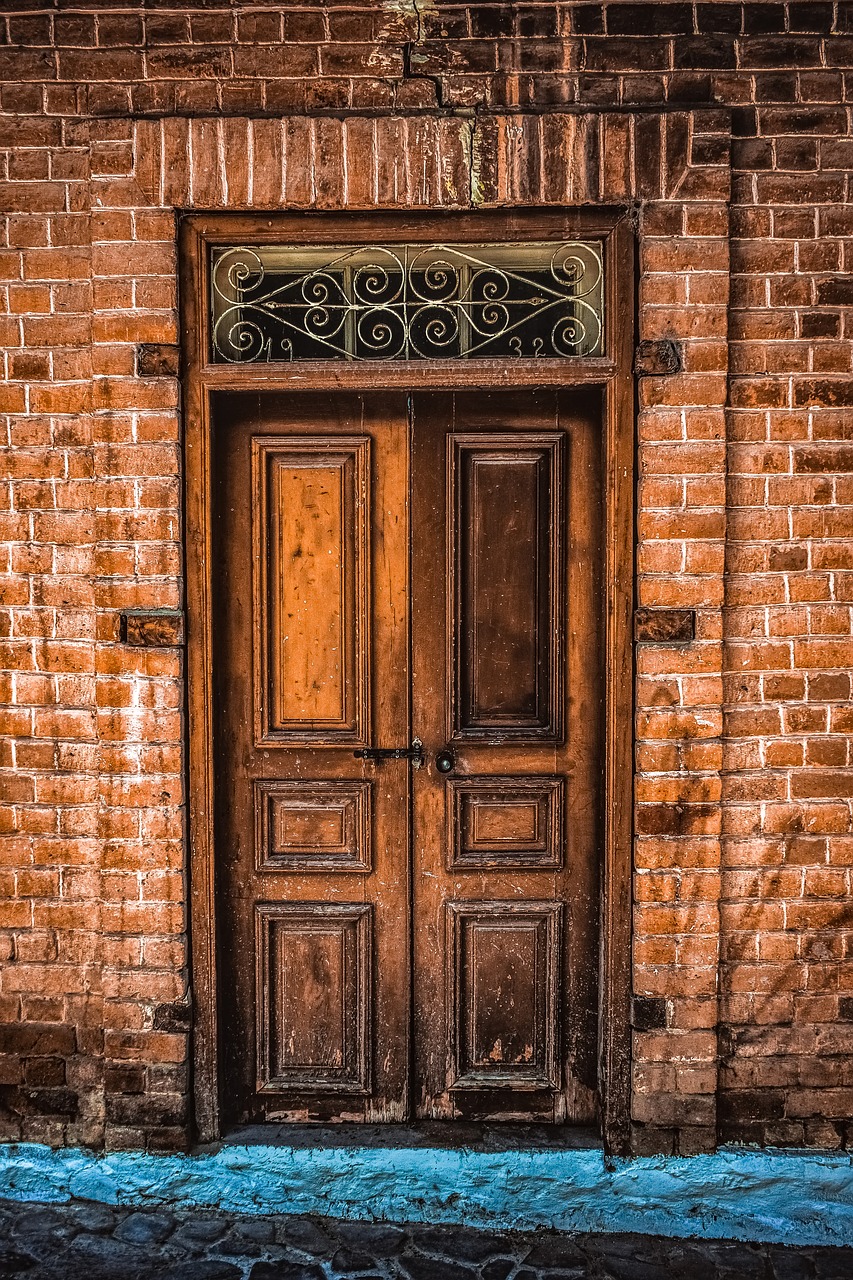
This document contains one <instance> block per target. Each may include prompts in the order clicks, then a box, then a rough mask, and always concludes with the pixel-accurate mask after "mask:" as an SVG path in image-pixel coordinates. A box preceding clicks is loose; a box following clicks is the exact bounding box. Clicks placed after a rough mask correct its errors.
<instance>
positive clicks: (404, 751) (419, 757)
mask: <svg viewBox="0 0 853 1280" xmlns="http://www.w3.org/2000/svg"><path fill="white" fill-rule="evenodd" d="M353 755H354V756H355V758H356V759H357V760H376V761H379V760H411V762H412V764H413V765H414V766H415V768H416V769H420V767H421V765H422V764H423V762H424V744H423V743H422V742H421V740H420V738H413V739H412V745H411V746H410V747H364V748H363V749H362V750H361V751H353Z"/></svg>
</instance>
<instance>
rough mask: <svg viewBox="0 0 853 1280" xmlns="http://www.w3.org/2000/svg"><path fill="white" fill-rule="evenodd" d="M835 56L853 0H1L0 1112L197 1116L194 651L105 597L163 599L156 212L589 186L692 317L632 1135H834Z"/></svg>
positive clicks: (841, 495)
mask: <svg viewBox="0 0 853 1280" xmlns="http://www.w3.org/2000/svg"><path fill="white" fill-rule="evenodd" d="M851 72H853V4H846V3H842V4H829V3H827V4H824V3H789V4H782V3H779V4H777V3H760V4H746V5H741V4H739V3H729V2H725V3H718V4H713V3H708V4H703V3H700V4H695V5H693V4H679V3H672V4H669V3H660V4H657V3H645V4H632V3H622V2H614V3H610V4H604V5H602V4H600V3H586V2H579V3H566V4H559V5H555V4H552V3H543V4H533V3H529V4H514V5H473V4H464V3H463V4H454V5H446V6H442V5H438V4H434V3H428V4H421V3H419V4H417V5H416V4H415V3H412V4H411V5H410V4H407V3H406V0H397V2H395V3H390V2H389V3H386V4H385V5H381V4H378V3H376V2H375V0H373V2H371V3H368V4H363V5H357V4H355V3H350V4H348V5H346V6H344V5H340V6H337V5H331V4H325V5H315V4H312V5H310V6H309V5H304V6H296V5H292V6H286V5H280V4H278V3H264V4H254V5H249V4H241V3H233V4H231V5H226V4H224V3H223V4H217V3H210V2H208V3H205V4H204V5H201V4H199V5H197V6H187V7H186V8H183V7H180V6H179V5H178V4H176V3H173V2H172V0H169V2H168V3H166V2H165V0H164V3H162V4H158V3H153V2H152V0H149V2H148V3H147V4H145V5H144V6H143V5H142V4H140V3H132V2H131V0H128V3H126V4H124V5H119V4H113V3H110V0H106V2H104V3H99V4H98V5H97V6H95V5H94V4H93V5H92V6H91V9H87V7H86V4H85V0H81V3H80V4H78V5H75V7H74V8H73V9H72V8H71V7H69V6H67V5H65V4H64V3H60V4H57V5H55V6H52V5H49V4H46V3H44V4H42V3H39V4H36V3H34V2H31V3H30V4H27V3H26V2H25V0H21V3H20V4H19V5H15V4H13V3H10V2H9V0H6V3H5V4H3V6H2V13H0V84H2V87H0V147H2V157H3V159H2V163H3V166H4V168H3V170H2V174H0V178H2V181H0V207H2V208H3V209H5V210H6V211H7V213H6V216H5V217H4V218H3V219H2V221H0V237H2V239H0V275H2V278H3V281H4V284H3V293H2V295H0V308H2V310H0V334H2V341H3V346H4V348H5V357H4V358H5V361H6V366H5V374H6V381H5V383H4V384H3V387H2V390H0V413H2V424H3V425H2V431H3V441H2V443H3V446H4V448H3V453H4V462H3V477H4V479H3V481H2V488H0V493H2V500H0V547H2V562H0V564H2V568H0V592H1V593H2V599H0V701H2V703H3V709H2V711H0V735H2V736H0V771H2V772H0V829H2V831H3V841H2V845H1V846H0V899H2V901H0V955H2V960H3V964H2V971H0V1104H2V1132H3V1136H5V1137H7V1138H17V1137H25V1138H27V1139H32V1140H43V1141H48V1142H52V1143H63V1142H68V1143H74V1142H86V1143H91V1144H94V1145H98V1144H100V1143H102V1142H106V1143H107V1144H108V1145H113V1146H128V1145H129V1146H135V1145H142V1144H145V1143H147V1144H149V1145H152V1146H157V1145H160V1146H174V1145H176V1144H179V1143H181V1142H183V1141H185V1140H186V1137H187V1133H188V1128H187V1126H188V1097H189V1080H188V1072H189V1068H188V1061H189V1059H188V1034H187V1033H188V1026H189V1020H190V1014H189V1000H188V978H187V967H186V964H187V954H186V936H185V909H186V882H185V874H184V867H185V861H186V851H185V829H184V812H183V808H182V803H183V768H184V759H183V745H182V744H183V734H184V726H183V717H182V708H183V704H184V687H183V679H182V657H181V651H180V649H178V648H171V649H169V648H166V649H163V650H145V649H135V648H131V647H129V646H127V645H124V644H122V643H121V641H120V635H119V629H118V628H119V624H118V613H119V611H120V610H122V609H126V608H129V607H150V606H157V607H163V606H170V607H176V606H179V605H180V604H181V600H182V583H181V562H182V543H181V520H182V515H181V504H180V476H181V448H180V416H179V412H178V385H177V382H176V380H175V379H173V378H170V377H160V378H140V377H137V376H136V366H135V351H136V346H137V344H138V343H141V342H159V343H173V342H175V341H176V336H177V310H176V308H177V286H176V241H175V233H176V213H175V210H176V209H180V208H184V207H195V208H206V207H210V208H215V207H233V208H258V209H264V208H279V207H289V208H312V207H317V208H367V207H394V206H395V205H399V206H404V207H409V206H412V205H416V206H419V207H438V206H441V207H448V208H464V207H470V206H471V205H472V204H473V205H475V206H481V205H482V206H488V205H499V204H530V203H552V204H561V203H562V204H573V203H579V204H580V203H587V204H590V203H591V204H595V203H606V202H609V203H626V204H628V205H630V206H631V208H632V211H633V212H632V216H634V218H635V221H636V225H637V231H638V238H639V241H640V267H641V273H642V276H641V282H640V286H639V299H638V301H639V322H640V336H641V337H650V338H654V337H662V336H665V337H674V338H677V339H679V340H681V341H682V342H683V344H684V350H685V369H684V372H683V373H682V374H679V375H676V376H675V377H673V378H667V379H656V378H644V379H641V380H640V382H639V419H638V442H639V464H640V482H639V494H638V551H637V564H638V574H639V581H638V601H639V603H641V604H644V605H651V606H660V605H680V606H686V607H695V608H696V609H697V611H698V631H697V639H696V641H695V642H694V643H693V644H691V645H687V646H684V645H682V646H673V645H669V646H667V645H643V646H640V647H638V651H637V727H636V732H637V778H636V799H637V822H636V829H637V840H636V849H635V857H636V876H635V899H636V903H635V914H634V931H635V944H634V945H635V951H634V960H635V970H634V993H635V995H636V996H637V997H640V999H638V1001H637V1030H636V1033H635V1059H634V1102H633V1113H634V1119H635V1146H636V1149H638V1150H649V1149H665V1150H679V1151H690V1150H695V1149H699V1148H705V1147H707V1146H709V1145H711V1144H712V1143H713V1142H714V1141H715V1140H717V1139H718V1138H721V1139H748V1140H758V1141H768V1142H774V1143H783V1144H784V1143H793V1144H802V1143H806V1144H810V1145H816V1146H822V1147H833V1146H839V1145H843V1144H845V1143H846V1142H847V1141H848V1137H849V1124H850V1117H851V1113H853V1106H852V1105H851V1103H853V1078H851V1067H850V1061H851V1058H850V1050H851V1047H853V966H851V960H850V954H851V941H850V940H851V937H853V931H852V930H851V925H853V920H851V907H850V891H851V884H850V875H851V866H853V838H851V821H850V819H851V813H850V799H851V796H853V772H851V769H850V761H849V759H848V752H849V735H850V729H851V727H853V713H852V712H851V709H850V679H849V669H850V666H851V658H853V643H851V638H850V621H851V619H850V609H851V602H853V553H851V550H850V548H851V542H850V534H851V510H850V508H851V503H853V481H852V480H851V473H853V445H851V443H850V437H851V431H850V426H849V422H848V420H847V419H848V417H849V415H848V413H847V408H848V406H849V405H850V404H851V402H853V379H851V376H850V368H851V366H850V356H851V347H850V341H849V338H850V335H849V332H848V328H847V326H848V325H849V321H848V319H847V316H848V306H849V302H850V301H851V299H853V291H852V290H851V288H850V285H849V282H848V281H847V280H846V279H845V273H849V270H850V266H851V263H850V245H851V243H853V242H851V238H850V237H851V232H853V214H851V213H850V212H849V206H848V204H847V199H848V186H849V182H850V177H849V171H850V170H851V169H853V142H851V140H850V136H849V111H850V108H849V107H848V106H847V105H846V102H847V100H848V98H849V93H850V81H851ZM368 156H369V157H371V158H372V163H367V162H366V157H368ZM261 160H262V161H263V162H261ZM350 160H353V161H354V162H353V163H349V161H350ZM729 164H731V182H730V181H729Z"/></svg>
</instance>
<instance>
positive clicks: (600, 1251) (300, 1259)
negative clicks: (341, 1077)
mask: <svg viewBox="0 0 853 1280" xmlns="http://www.w3.org/2000/svg"><path fill="white" fill-rule="evenodd" d="M0 1276H21V1277H22V1278H23V1280H42V1277H44V1280H148V1277H152V1280H153V1277H159V1276H163V1277H167V1278H168V1280H244V1277H245V1278H246V1280H344V1278H346V1280H350V1278H352V1280H582V1278H583V1277H589V1278H590V1280H659V1278H661V1280H663V1278H665V1280H739V1278H740V1277H751V1278H754V1280H853V1248H849V1249H816V1248H811V1249H792V1248H784V1247H782V1246H781V1245H751V1244H738V1243H736V1242H733V1241H708V1242H701V1241H695V1240H665V1239H661V1238H660V1237H657V1236H639V1235H617V1236H603V1235H586V1236H565V1235H559V1234H557V1233H556V1232H547V1231H540V1232H536V1233H535V1234H516V1233H506V1232H500V1233H492V1232H483V1231H472V1230H468V1229H466V1228H462V1227H428V1226H405V1227H403V1226H392V1225H389V1224H385V1223H353V1222H337V1221H331V1220H329V1219H323V1218H293V1217H284V1216H282V1217H258V1218H254V1217H239V1216H236V1215H234V1214H221V1213H206V1212H192V1213H187V1212H180V1213H178V1212H167V1211H165V1210H163V1209H159V1208H158V1209H145V1210H137V1209H114V1208H109V1207H107V1206H106V1205H102V1204H94V1203H92V1202H85V1201H77V1202H75V1203H73V1204H70V1205H42V1204H17V1203H13V1202H11V1201H0Z"/></svg>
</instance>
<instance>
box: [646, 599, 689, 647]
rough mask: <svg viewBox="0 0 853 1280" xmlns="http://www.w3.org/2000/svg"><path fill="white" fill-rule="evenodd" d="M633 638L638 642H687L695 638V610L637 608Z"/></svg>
mask: <svg viewBox="0 0 853 1280" xmlns="http://www.w3.org/2000/svg"><path fill="white" fill-rule="evenodd" d="M634 639H635V640H636V641H637V642H638V643H639V644H687V643H688V642H689V641H690V640H695V639H696V610H695V609H642V608H641V609H637V610H636V612H635V613H634Z"/></svg>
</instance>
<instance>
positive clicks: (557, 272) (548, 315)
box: [211, 241, 603, 363]
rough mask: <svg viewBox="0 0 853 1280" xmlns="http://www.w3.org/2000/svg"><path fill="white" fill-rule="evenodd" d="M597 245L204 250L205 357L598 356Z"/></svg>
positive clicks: (599, 264) (599, 275)
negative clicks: (208, 293) (207, 268)
mask: <svg viewBox="0 0 853 1280" xmlns="http://www.w3.org/2000/svg"><path fill="white" fill-rule="evenodd" d="M602 275H603V266H602V256H601V246H600V244H599V243H598V242H596V241H588V242H579V241H571V242H569V241H566V242H562V243H560V244H556V245H554V244H547V245H546V244H532V245H500V246H485V245H443V244H431V245H395V246H391V247H377V246H370V245H350V246H344V247H341V246H335V247H329V248H327V249H320V250H318V249H316V248H314V249H313V250H311V251H310V262H309V260H308V259H307V257H306V253H302V254H300V252H299V250H297V249H295V248H288V247H285V246H280V247H278V246H272V247H266V246H263V247H254V248H252V247H245V248H238V247H229V248H225V249H216V250H214V251H213V259H212V263H211V282H212V298H211V303H212V307H211V309H212V335H213V351H212V355H213V359H214V360H218V361H231V362H237V363H244V362H251V361H258V360H269V361H280V360H284V361H290V360H329V359H332V360H442V359H445V360H446V359H460V358H462V359H470V358H472V357H473V358H476V357H484V358H488V357H509V358H515V357H530V356H534V357H536V356H538V357H543V358H551V359H554V358H564V357H570V356H579V355H599V354H601V351H602V322H603V314H602V313H603V289H602Z"/></svg>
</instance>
